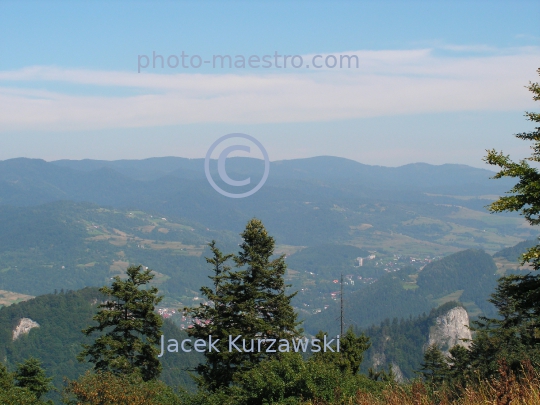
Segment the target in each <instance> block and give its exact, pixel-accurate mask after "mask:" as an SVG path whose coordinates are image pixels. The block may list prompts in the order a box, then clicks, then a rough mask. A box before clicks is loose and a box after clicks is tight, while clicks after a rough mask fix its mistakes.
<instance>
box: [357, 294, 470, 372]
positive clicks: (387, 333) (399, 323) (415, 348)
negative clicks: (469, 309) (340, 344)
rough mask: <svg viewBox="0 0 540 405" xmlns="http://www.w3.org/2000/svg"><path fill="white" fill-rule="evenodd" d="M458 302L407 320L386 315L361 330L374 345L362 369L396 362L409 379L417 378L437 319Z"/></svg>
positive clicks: (382, 366)
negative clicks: (380, 320) (430, 332)
mask: <svg viewBox="0 0 540 405" xmlns="http://www.w3.org/2000/svg"><path fill="white" fill-rule="evenodd" d="M459 305H460V304H458V303H456V302H448V303H446V304H444V305H442V306H440V307H438V308H434V309H432V310H431V311H430V312H429V313H428V314H425V313H424V314H422V315H419V316H418V317H414V318H413V317H409V318H407V319H405V318H400V319H398V318H393V319H392V320H390V319H388V318H387V319H385V320H384V321H383V322H381V323H380V324H378V325H373V326H371V327H369V328H367V329H364V330H362V331H363V332H364V333H365V334H366V335H367V336H369V338H370V341H371V343H372V344H371V347H370V348H369V349H368V350H367V352H366V361H365V362H363V363H362V367H361V371H362V372H365V373H367V371H368V369H369V368H372V367H373V368H375V369H378V370H381V369H388V366H389V365H392V364H395V365H397V366H399V369H400V370H401V372H402V373H403V376H404V377H405V378H406V379H412V378H415V377H417V375H416V374H415V371H417V370H419V369H420V364H421V363H422V361H423V360H424V348H425V346H426V344H427V342H428V338H429V330H430V328H431V327H432V326H433V325H434V324H435V319H436V318H437V317H438V316H440V315H442V314H444V313H446V312H448V311H449V310H450V309H452V308H455V307H456V306H459ZM374 363H376V364H377V365H376V364H374Z"/></svg>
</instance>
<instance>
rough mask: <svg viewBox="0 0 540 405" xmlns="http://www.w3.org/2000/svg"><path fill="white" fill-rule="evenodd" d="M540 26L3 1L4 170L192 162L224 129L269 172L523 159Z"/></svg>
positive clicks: (438, 4) (454, 18) (520, 13)
mask: <svg viewBox="0 0 540 405" xmlns="http://www.w3.org/2000/svg"><path fill="white" fill-rule="evenodd" d="M538 21H540V2H539V1H537V0H535V1H519V0H514V1H487V0H485V1H470V0H468V1H459V0H457V1H456V0H454V1H451V2H445V1H427V0H426V1H395V2H393V1H351V2H346V1H342V2H339V1H313V0H311V1H306V2H303V1H287V2H285V1H282V2H280V1H271V2H266V1H249V2H232V1H220V2H208V1H197V2H195V1H193V2H180V1H175V2H168V1H154V2H133V1H130V2H122V1H115V2H101V1H91V2H90V1H88V2H82V1H60V2H52V1H48V2H30V1H17V2H15V1H13V2H10V1H6V0H3V1H1V2H0V141H1V142H0V159H9V158H14V157H20V156H25V157H36V158H43V159H46V160H54V159H64V158H68V159H83V158H93V159H126V158H146V157H152V156H171V155H174V156H183V157H204V155H205V153H206V151H207V149H208V148H209V146H210V145H211V144H212V143H213V142H214V141H215V140H216V139H217V138H219V137H220V136H223V135H225V134H227V133H231V132H243V133H247V134H250V135H252V136H254V137H255V138H257V139H258V140H259V141H260V142H261V143H262V144H263V145H264V146H265V147H266V149H267V150H268V153H269V155H270V159H271V160H279V159H290V158H295V157H308V156H318V155H334V156H342V157H346V158H350V159H354V160H357V161H360V162H363V163H368V164H377V165H385V166H397V165H402V164H406V163H412V162H428V163H434V164H442V163H465V164H469V165H472V166H479V167H482V166H483V163H482V161H481V158H482V156H483V155H484V154H485V149H488V148H496V149H503V150H504V151H505V152H507V153H511V154H513V155H514V156H515V157H521V156H525V155H526V154H527V153H528V148H527V144H525V143H523V141H518V140H515V139H514V138H513V137H512V134H514V133H517V132H522V131H527V130H530V129H531V128H532V127H533V126H532V125H531V124H530V123H528V122H527V121H525V119H524V118H523V112H524V111H525V110H533V111H538V109H539V106H538V103H536V105H535V103H534V102H533V101H532V99H531V94H530V93H529V92H528V91H527V90H526V89H525V87H524V86H525V85H527V83H528V82H529V81H539V80H540V77H539V76H538V73H537V72H536V69H538V68H539V67H540V23H539V22H538ZM154 53H155V55H156V58H154ZM182 53H183V55H184V57H183V58H182ZM276 53H277V54H278V55H281V56H278V57H276ZM215 55H230V56H231V60H232V62H233V63H234V62H237V63H239V64H241V61H242V57H243V58H244V60H245V67H241V66H238V67H234V66H233V67H232V68H228V67H227V64H226V63H225V67H224V68H221V66H220V65H219V63H218V62H219V61H220V59H215V57H214V56H215ZM265 55H269V56H268V57H267V59H266V60H267V61H268V60H269V61H271V63H272V66H271V67H269V68H266V67H263V66H262V60H261V59H262V58H263V57H264V56H265ZM283 55H289V59H288V61H287V62H288V65H287V67H284V66H283V65H284V57H283ZM295 55H296V57H295V58H294V59H293V56H295ZM316 55H319V56H317V58H315V59H314V56H316ZM344 55H347V57H348V58H350V60H351V61H352V67H351V68H348V67H347V66H346V64H345V62H346V61H347V59H346V58H345V59H344V58H343V56H344ZM160 56H162V57H163V58H160ZM250 57H252V59H251V61H252V63H251V66H250V63H249V60H250V59H249V58H250ZM145 58H146V59H145ZM340 58H341V60H342V64H343V67H342V68H341V69H340V68H339V62H338V61H339V60H340ZM356 60H358V67H356V65H355V61H356ZM205 61H207V62H208V63H205ZM225 61H226V60H225ZM257 61H258V62H257ZM343 61H345V62H343ZM154 62H155V66H156V67H155V68H154V67H153V64H154ZM276 62H277V66H281V67H277V66H276ZM300 62H302V63H300ZM334 62H335V63H336V67H334V68H330V67H329V66H331V65H332V64H333V63H334ZM162 63H163V67H162ZM182 63H183V64H184V65H183V66H184V67H183V66H182ZM214 63H216V67H215V68H214V67H213V66H212V65H213V64H214ZM314 63H318V64H319V66H322V67H320V68H317V67H314V66H313V64H314ZM325 63H327V65H329V66H325ZM199 64H200V65H201V66H200V67H197V66H198V65H199ZM145 65H147V67H146V68H145V67H144V66H145ZM176 65H177V66H176ZM294 65H296V67H295V66H294ZM308 66H309V67H308ZM139 71H140V73H139Z"/></svg>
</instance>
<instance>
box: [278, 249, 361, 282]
mask: <svg viewBox="0 0 540 405" xmlns="http://www.w3.org/2000/svg"><path fill="white" fill-rule="evenodd" d="M369 255H370V253H369V251H368V250H366V249H361V248H359V247H356V246H351V245H330V244H326V245H317V246H311V247H307V248H305V249H302V250H300V251H299V252H296V253H295V254H293V255H292V256H290V257H289V258H288V259H287V266H288V267H289V268H291V269H294V270H297V271H303V272H312V273H315V274H317V275H325V276H330V277H339V275H340V274H350V273H352V272H353V270H355V269H354V267H355V266H358V261H357V260H356V259H357V258H359V257H360V258H367V257H368V256H369ZM367 263H368V261H367V260H366V264H367Z"/></svg>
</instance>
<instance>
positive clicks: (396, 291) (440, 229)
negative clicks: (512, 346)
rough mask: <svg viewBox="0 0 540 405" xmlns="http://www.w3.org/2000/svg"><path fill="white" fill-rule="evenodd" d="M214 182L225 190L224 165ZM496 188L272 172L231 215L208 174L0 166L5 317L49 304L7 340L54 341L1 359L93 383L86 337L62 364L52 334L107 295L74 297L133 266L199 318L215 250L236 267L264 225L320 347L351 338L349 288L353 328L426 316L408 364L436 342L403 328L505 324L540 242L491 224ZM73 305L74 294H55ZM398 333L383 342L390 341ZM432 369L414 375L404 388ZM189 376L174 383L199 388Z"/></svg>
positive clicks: (234, 174) (234, 162) (446, 179)
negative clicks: (445, 310) (526, 253)
mask: <svg viewBox="0 0 540 405" xmlns="http://www.w3.org/2000/svg"><path fill="white" fill-rule="evenodd" d="M211 171H212V174H213V178H214V179H217V178H218V176H217V170H216V162H215V161H214V162H212V165H211ZM262 172H263V162H261V161H259V160H255V159H247V158H231V159H228V160H227V173H228V174H229V176H230V177H231V178H233V179H244V178H246V177H251V179H252V182H254V183H257V182H258V180H259V179H260V176H261V174H262ZM493 175H494V172H491V171H488V170H483V169H477V168H472V167H468V166H463V165H452V164H448V165H442V166H432V165H428V164H421V163H419V164H410V165H406V166H401V167H396V168H389V167H381V166H368V165H363V164H360V163H358V162H354V161H351V160H346V159H341V158H335V157H317V158H310V159H297V160H289V161H278V162H273V163H271V168H270V176H269V178H268V181H267V183H266V184H265V185H264V187H262V189H261V190H260V191H259V192H257V193H256V194H254V195H253V196H251V197H249V198H243V199H230V198H226V197H223V196H222V195H220V194H218V193H217V192H216V191H215V190H214V189H212V187H211V186H210V185H209V184H208V181H207V179H206V177H205V173H204V160H203V159H184V158H176V157H165V158H151V159H145V160H119V161H110V162H109V161H97V160H82V161H70V160H60V161H55V162H45V161H43V160H39V159H24V158H20V159H11V160H7V161H2V162H0V223H1V225H2V226H1V227H0V263H1V265H0V305H9V304H13V303H16V302H19V301H22V300H28V298H29V295H30V296H38V295H39V296H41V297H38V298H39V299H37V300H35V301H31V302H32V304H30V302H29V303H28V305H27V306H25V305H21V304H16V305H13V306H11V307H8V308H4V309H3V310H2V311H3V312H0V324H1V323H2V322H3V325H0V335H2V336H4V337H5V336H9V334H10V333H11V329H12V327H13V325H14V324H15V323H16V322H17V320H18V319H20V318H24V317H29V318H32V316H33V317H34V318H36V320H37V321H38V323H41V324H43V327H42V328H41V329H39V330H38V329H37V328H36V329H35V330H32V331H31V332H30V333H29V334H28V336H26V337H23V338H21V340H19V341H17V342H8V343H6V344H4V345H3V346H2V345H0V354H2V355H5V356H7V358H8V362H9V363H10V364H15V362H16V361H18V360H20V359H21V358H22V357H21V356H24V355H39V356H41V357H44V358H45V359H46V360H47V363H48V364H46V365H47V366H48V367H49V368H50V369H51V370H53V369H54V370H58V373H60V374H62V373H64V374H65V375H70V376H75V375H76V374H77V373H79V372H81V370H82V369H80V370H79V369H78V368H77V367H75V366H74V363H73V361H74V360H73V359H74V356H75V352H76V348H75V347H76V346H78V344H79V343H80V342H79V340H80V338H79V337H78V331H77V333H74V334H71V335H69V336H68V334H66V339H64V340H65V342H64V343H62V344H64V345H65V344H67V345H70V348H71V349H70V350H71V351H70V354H69V356H67V355H66V356H67V357H66V356H63V357H62V358H61V359H60V358H59V360H58V361H57V360H55V357H54V356H47V355H45V353H47V351H48V350H52V352H53V353H56V352H57V351H58V347H59V346H58V345H59V344H60V343H59V342H58V341H54V342H56V343H54V342H53V340H51V339H52V338H51V337H50V335H51V334H50V333H49V332H50V330H53V329H54V328H55V327H56V326H55V325H56V323H58V322H59V323H60V324H62V326H61V327H62V328H66V327H67V324H65V322H64V320H65V319H68V318H70V317H75V318H77V317H82V318H81V319H83V320H84V319H89V314H90V313H91V312H92V311H93V309H92V308H93V307H92V305H93V304H91V303H90V302H87V301H88V299H87V298H88V294H90V295H92V294H95V293H96V292H95V289H91V290H84V291H82V292H75V293H74V292H73V290H80V289H83V288H84V287H89V286H90V287H96V286H102V285H104V284H108V283H109V282H110V279H111V277H113V276H115V275H121V274H122V273H123V272H124V270H125V269H126V268H127V266H128V265H129V264H141V265H143V266H146V267H149V268H151V269H153V270H154V274H155V276H156V277H155V280H154V282H153V284H154V285H156V286H157V287H158V288H159V290H160V292H161V293H162V294H164V295H165V300H164V301H163V306H164V307H165V310H166V313H168V314H171V313H172V312H171V311H172V310H173V309H174V310H177V309H178V308H180V307H183V306H190V305H194V304H197V303H198V302H200V301H199V300H200V299H201V297H200V293H199V288H200V287H201V286H202V285H205V284H208V283H209V279H208V277H207V276H208V275H209V274H210V270H209V268H208V265H207V263H206V260H205V256H207V255H208V254H209V251H208V248H207V246H206V244H207V243H208V242H209V241H210V240H212V239H215V240H216V241H217V243H218V246H219V247H220V248H221V249H222V250H223V251H224V252H225V253H229V252H236V250H237V249H238V243H239V241H240V238H239V232H241V231H242V230H243V228H244V226H245V224H246V222H247V221H248V220H249V219H251V218H252V217H258V218H260V219H261V220H262V221H263V223H264V224H265V226H266V227H267V229H268V231H269V233H270V234H271V235H272V236H274V237H275V239H276V243H277V251H276V253H277V254H285V255H286V256H287V258H286V260H287V264H288V268H289V270H288V273H287V275H286V279H287V282H288V283H290V284H291V288H290V290H291V291H298V295H297V296H296V297H295V298H294V300H293V304H294V307H295V309H296V310H297V312H298V313H299V315H300V318H301V319H302V320H304V321H305V322H304V325H303V326H304V328H305V331H306V333H308V334H315V333H317V331H318V330H320V329H322V330H325V331H327V332H328V333H337V332H338V329H339V322H338V321H337V318H338V316H339V305H338V304H339V279H340V277H341V275H343V277H344V299H345V313H346V323H347V325H354V326H356V327H360V328H368V327H370V325H374V324H379V323H380V322H383V321H384V322H386V323H384V325H387V324H388V325H390V324H389V322H390V321H385V319H388V318H402V317H403V318H409V317H411V316H412V317H416V316H419V318H418V319H416V320H413V319H412V318H411V319H409V320H408V321H406V322H405V321H403V322H401V323H399V324H397V323H396V322H397V321H392V325H397V326H395V328H394V326H392V327H393V328H394V329H395V331H394V332H395V333H394V332H392V333H394V334H393V335H392V333H390V335H392V339H393V340H395V341H399V342H400V343H399V345H400V346H399V347H398V346H396V351H395V353H394V352H393V351H392V350H390V351H388V350H389V349H387V348H385V349H384V350H385V351H384V353H386V354H385V355H386V356H387V358H388V361H389V362H391V361H397V360H395V359H397V358H400V356H401V357H403V356H402V354H400V353H406V352H410V350H409V349H407V347H409V346H411V345H414V344H416V343H417V341H420V340H422V339H425V338H426V336H424V335H425V333H423V334H416V335H414V336H416V337H414V338H407V339H408V340H407V339H405V338H403V339H401V340H400V338H398V336H400V334H401V332H400V329H399V328H409V329H411V330H413V331H415V330H416V329H418V328H419V329H418V330H420V329H421V330H424V329H426V328H428V326H429V322H432V319H431V318H432V317H431V318H430V317H429V316H427V315H426V316H424V315H422V313H424V312H425V313H429V312H430V310H431V309H432V308H435V307H438V306H440V305H443V304H445V303H451V302H453V301H461V302H462V304H460V305H463V306H464V307H465V308H466V309H467V311H468V312H469V314H470V315H471V316H472V317H475V316H478V315H481V314H492V313H493V308H492V307H491V306H490V304H488V303H487V302H486V299H487V298H488V297H489V294H490V293H491V292H492V291H493V288H494V286H495V283H496V279H497V278H498V277H500V276H501V275H503V274H505V273H507V272H511V271H523V270H525V271H527V268H520V267H519V266H518V263H517V257H518V256H519V254H520V253H521V252H522V251H523V249H525V248H526V247H527V246H530V245H531V243H533V242H530V241H529V242H524V243H520V242H522V241H524V240H530V239H534V238H535V236H536V235H537V231H536V230H535V229H534V228H531V227H529V226H527V225H526V224H525V222H524V220H523V218H521V217H519V216H518V215H509V214H505V215H500V214H497V215H491V214H489V213H488V212H487V211H486V209H485V206H486V205H487V204H489V203H490V202H491V201H493V200H494V199H495V198H496V197H497V196H499V195H502V194H503V193H504V192H506V191H507V190H509V189H510V188H511V187H512V185H513V183H512V181H510V180H492V179H490V177H491V176H493ZM257 176H259V177H257ZM216 182H217V183H218V184H220V185H221V186H223V187H225V185H224V184H223V183H220V182H219V181H216ZM241 191H242V190H240V191H239V192H241ZM514 245H517V246H515V247H514ZM496 252H498V253H496ZM493 253H495V255H493V256H492V254H493ZM359 259H361V260H359ZM62 290H64V291H66V292H67V293H66V294H65V295H62V294H58V295H56V294H55V292H60V291H62ZM68 291H69V292H68ZM85 291H86V292H85ZM51 293H52V295H44V296H43V294H51ZM57 301H58V302H64V301H65V302H68V301H69V302H73V303H78V304H77V305H78V306H80V307H81V308H82V309H81V311H82V312H81V313H80V314H78V313H76V312H77V311H78V309H75V310H74V311H75V312H73V313H71V312H69V310H68V309H67V308H64V309H62V311H63V312H62V313H63V314H64V315H62V316H63V317H64V318H65V319H64V320H62V319H58V318H54V321H53V318H52V317H50V316H49V315H48V313H47V311H46V310H43V311H41V310H40V308H41V306H42V304H40V303H44V302H57ZM47 305H48V304H47ZM62 305H66V304H65V303H64V304H62ZM70 305H71V304H70ZM73 305H75V304H73ZM53 307H54V306H52V307H51V308H53ZM25 308H26V309H25ZM8 309H9V311H8ZM167 311H168V312H167ZM47 319H51V321H50V322H49V321H47ZM77 319H78V318H77ZM171 319H172V320H173V322H175V324H176V326H174V328H173V325H172V324H168V326H167V327H168V328H169V330H171V331H173V330H174V331H175V332H174V333H183V332H181V329H185V328H186V327H187V326H188V320H186V319H183V318H182V317H181V315H180V314H178V313H176V314H175V315H174V316H173V317H172V318H171ZM55 322H56V323H55ZM384 325H381V326H380V327H376V326H374V327H372V328H371V329H370V330H371V332H372V333H373V334H374V336H379V335H381V334H382V335H381V336H383V335H384V336H386V335H385V333H386V332H384V333H383V332H381V331H386V330H387V328H386V326H384ZM400 325H401V326H400ZM77 328H79V329H80V327H77ZM171 328H173V329H171ZM377 328H379V329H377ZM392 330H393V329H392ZM426 330H427V329H426ZM70 333H71V332H70ZM171 333H173V332H171ZM415 333H416V332H415ZM394 335H395V336H394ZM417 335H418V336H417ZM384 339H386V337H384ZM53 343H54V344H53ZM25 345H26V346H25ZM51 345H52V346H51ZM55 345H56V346H55ZM23 346H25V347H27V348H28V349H27V350H23V349H21V348H22V347H23ZM49 347H50V348H52V349H48V348H49ZM392 347H393V346H392ZM380 350H382V349H380ZM16 351H17V353H15V352H16ZM381 353H382V352H381ZM411 353H412V352H411ZM421 354H422V353H421V350H419V351H417V352H414V353H413V354H411V356H412V357H411V356H409V357H410V358H407V360H403V361H402V368H403V372H404V373H405V375H406V376H409V375H412V374H411V370H412V369H413V368H414V367H416V366H417V363H418V361H419V360H418V359H420V358H421ZM189 361H191V362H192V361H194V360H193V359H191V360H189ZM72 363H73V364H72ZM179 373H180V374H178V375H175V376H172V375H170V376H167V378H170V380H171V381H172V382H179V381H183V382H186V381H187V378H188V377H187V375H186V374H185V373H184V372H180V371H179ZM57 383H58V384H59V383H60V380H59V381H57Z"/></svg>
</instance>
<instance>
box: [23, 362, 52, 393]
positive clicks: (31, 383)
mask: <svg viewBox="0 0 540 405" xmlns="http://www.w3.org/2000/svg"><path fill="white" fill-rule="evenodd" d="M14 378H15V385H16V386H17V387H21V388H26V389H28V390H29V391H30V392H31V393H33V394H34V395H35V396H36V398H37V399H40V398H41V397H42V396H43V395H44V394H46V393H47V392H49V391H51V390H52V389H53V386H52V384H51V381H52V380H53V379H52V377H47V376H46V374H45V370H43V369H42V368H41V362H40V361H39V360H38V359H35V358H33V357H31V358H29V359H27V360H26V361H25V362H24V363H21V364H19V365H17V370H16V371H15V374H14Z"/></svg>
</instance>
